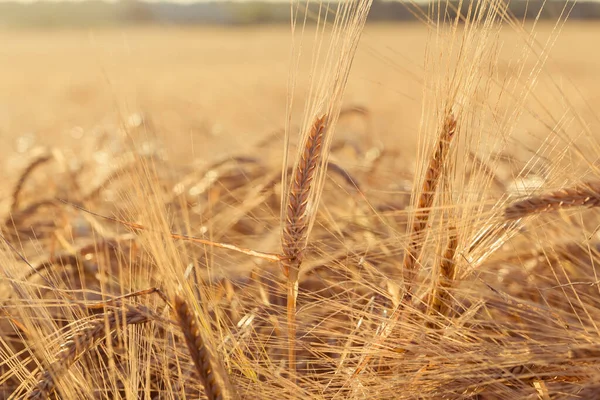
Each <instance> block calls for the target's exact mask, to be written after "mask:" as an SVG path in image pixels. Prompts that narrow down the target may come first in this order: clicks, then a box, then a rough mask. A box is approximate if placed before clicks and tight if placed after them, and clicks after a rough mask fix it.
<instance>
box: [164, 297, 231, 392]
mask: <svg viewBox="0 0 600 400" xmlns="http://www.w3.org/2000/svg"><path fill="white" fill-rule="evenodd" d="M174 306H175V313H176V314H177V320H178V322H179V327H180V328H181V331H182V332H183V335H184V337H185V342H186V344H187V348H188V350H189V352H190V356H191V357H192V361H193V362H194V365H195V366H196V371H197V372H198V376H199V377H200V380H201V381H202V384H203V385H204V392H205V393H206V397H208V399H209V400H229V399H237V398H238V396H237V394H236V391H235V388H234V387H233V386H232V385H231V383H230V382H229V377H228V375H227V373H226V372H225V368H224V367H223V366H222V365H221V363H220V362H219V361H218V360H217V358H216V353H215V351H214V350H213V349H211V347H210V342H208V341H207V340H205V335H204V334H203V332H202V330H201V329H200V326H199V325H198V321H197V318H196V315H195V314H194V313H193V312H192V311H191V310H190V308H189V306H188V304H187V302H186V301H185V300H184V299H183V298H182V297H180V296H177V295H176V296H175V301H174Z"/></svg>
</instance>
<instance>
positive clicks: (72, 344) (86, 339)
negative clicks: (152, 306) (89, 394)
mask: <svg viewBox="0 0 600 400" xmlns="http://www.w3.org/2000/svg"><path fill="white" fill-rule="evenodd" d="M158 318H159V317H158V316H157V315H156V314H155V313H153V312H152V311H150V310H149V309H147V308H145V307H142V306H135V307H133V306H128V307H127V308H126V309H125V310H123V311H115V312H111V313H107V314H104V315H101V317H100V318H99V319H97V320H94V321H93V322H91V323H90V324H89V325H88V326H87V327H85V328H83V329H81V330H79V331H77V332H75V333H74V334H73V335H71V336H70V337H69V338H67V340H66V341H65V342H64V343H63V344H62V345H61V346H60V347H61V349H60V350H59V352H58V353H57V354H56V361H54V362H53V363H52V364H50V366H49V367H48V368H47V369H46V370H44V371H42V372H41V373H40V375H39V378H38V383H37V385H36V386H35V388H34V389H33V390H32V391H31V392H29V394H28V395H27V397H26V398H27V399H28V400H39V399H47V398H48V396H49V395H50V394H51V393H52V392H53V391H54V389H55V388H56V383H57V382H58V379H59V378H60V377H61V376H62V375H63V374H64V373H65V372H66V371H67V370H68V369H69V367H70V366H71V365H73V364H74V363H75V362H76V361H77V360H78V359H79V358H80V357H81V356H82V355H83V354H84V353H85V352H87V351H88V350H90V349H91V348H92V347H93V346H94V344H96V343H97V342H98V341H99V340H101V339H102V338H104V337H105V336H106V335H107V334H108V333H110V332H113V331H114V330H116V329H117V327H118V325H119V324H120V323H124V324H126V325H136V324H143V323H146V322H148V321H150V320H151V319H158ZM107 326H108V329H107Z"/></svg>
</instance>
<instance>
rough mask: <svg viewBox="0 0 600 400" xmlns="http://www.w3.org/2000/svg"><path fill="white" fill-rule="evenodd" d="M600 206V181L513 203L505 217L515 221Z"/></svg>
mask: <svg viewBox="0 0 600 400" xmlns="http://www.w3.org/2000/svg"><path fill="white" fill-rule="evenodd" d="M599 205H600V181H596V182H585V183H580V184H578V185H575V186H572V187H568V188H563V189H560V190H556V191H553V192H549V193H546V194H542V195H539V196H532V197H529V198H527V199H524V200H520V201H517V202H515V203H512V204H511V205H509V206H508V207H507V208H506V210H505V211H504V216H505V217H506V219H509V220H513V219H519V218H523V217H526V216H528V215H531V214H537V213H543V212H548V211H556V210H560V209H564V208H571V207H598V206H599Z"/></svg>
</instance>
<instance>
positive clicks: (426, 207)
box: [353, 111, 457, 376]
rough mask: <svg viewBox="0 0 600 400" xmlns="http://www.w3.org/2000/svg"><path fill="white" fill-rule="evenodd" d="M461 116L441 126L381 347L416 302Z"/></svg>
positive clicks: (379, 340) (449, 115) (359, 369)
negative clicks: (422, 260) (426, 240)
mask: <svg viewBox="0 0 600 400" xmlns="http://www.w3.org/2000/svg"><path fill="white" fill-rule="evenodd" d="M456 126H457V119H456V117H455V116H454V114H453V113H452V112H451V111H447V112H446V116H445V118H444V122H443V124H442V127H441V132H440V134H439V137H438V140H437V143H436V147H435V150H434V152H433V154H432V156H431V158H430V159H429V163H428V164H427V170H426V171H425V178H424V180H423V184H422V187H421V191H420V192H419V197H418V201H417V210H416V213H415V216H414V220H413V223H412V225H410V230H409V234H408V247H407V249H406V250H405V252H404V257H403V259H402V274H403V277H404V294H403V296H402V300H401V302H400V304H399V305H398V306H397V307H396V308H395V309H394V311H393V313H392V315H391V316H390V318H389V320H388V321H386V322H385V323H384V325H383V327H382V329H381V330H380V331H379V333H378V334H377V336H376V338H375V341H374V345H375V346H377V347H379V346H381V345H382V344H383V342H385V340H386V339H387V337H388V336H389V335H390V334H391V333H392V330H393V328H394V326H395V324H396V323H397V322H398V321H399V320H400V316H401V315H402V314H403V311H404V310H405V309H406V308H407V307H408V306H409V305H410V303H411V301H412V285H413V283H414V280H415V278H416V275H417V267H418V266H419V264H420V257H421V252H422V250H423V244H424V240H423V238H422V235H423V233H424V232H425V231H426V229H427V224H428V222H429V215H430V214H431V208H432V207H433V202H434V200H435V194H436V192H437V188H438V184H439V182H440V179H441V176H442V172H443V169H444V165H445V163H446V159H447V158H448V153H449V152H450V144H451V142H452V139H453V138H454V137H455V136H456V130H457V128H456ZM370 360H371V356H370V355H369V354H367V355H366V356H365V357H364V358H363V359H362V360H361V362H360V363H359V364H358V366H357V367H356V369H355V370H354V373H353V376H356V375H358V374H359V373H361V372H362V370H363V369H364V368H365V367H366V366H367V365H368V363H369V362H370Z"/></svg>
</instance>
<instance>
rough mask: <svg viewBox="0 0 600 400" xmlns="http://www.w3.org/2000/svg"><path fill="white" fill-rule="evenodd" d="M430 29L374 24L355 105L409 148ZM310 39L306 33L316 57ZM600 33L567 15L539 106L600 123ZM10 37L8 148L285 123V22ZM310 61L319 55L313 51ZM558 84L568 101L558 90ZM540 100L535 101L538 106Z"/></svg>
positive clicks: (18, 32) (216, 138)
mask: <svg viewBox="0 0 600 400" xmlns="http://www.w3.org/2000/svg"><path fill="white" fill-rule="evenodd" d="M554 29H555V26H554V25H553V24H551V23H549V22H542V23H540V24H539V25H538V26H536V28H535V32H536V39H537V40H538V42H540V43H545V41H546V40H547V38H548V37H549V36H550V35H551V33H552V32H553V31H554ZM428 35H429V31H428V28H427V27H426V26H425V25H424V24H422V23H419V22H410V23H408V22H404V23H390V22H388V23H372V24H370V25H368V26H367V29H366V32H365V34H364V36H363V41H362V44H361V47H360V48H359V50H358V54H357V57H356V61H355V64H354V69H353V72H352V74H351V78H350V82H349V85H348V89H347V92H346V100H345V104H346V105H348V106H353V105H360V106H363V107H367V108H368V109H369V110H370V112H371V123H372V127H371V133H372V134H373V135H376V136H377V138H378V139H381V140H383V141H384V142H387V143H390V144H394V145H396V144H400V147H406V146H410V145H411V144H412V143H413V141H414V140H415V138H416V136H417V131H418V125H419V119H420V114H421V99H422V96H423V91H424V90H427V89H426V88H425V89H424V87H423V83H424V76H425V74H426V69H425V66H424V65H423V62H424V61H423V58H424V54H425V48H426V44H427V40H428ZM310 39H311V37H310V36H308V35H307V43H306V44H305V46H307V47H306V49H305V54H309V53H308V52H309V51H310ZM501 40H502V41H503V43H504V44H503V46H502V49H501V51H502V55H501V57H500V61H499V63H498V65H496V66H494V68H495V69H496V71H497V73H498V74H499V76H509V77H510V76H511V71H512V70H514V74H515V75H516V74H517V72H518V69H517V67H516V66H515V65H514V59H515V56H516V54H515V53H514V51H513V45H514V46H515V47H516V46H517V45H518V43H519V42H520V41H521V40H523V39H522V36H521V35H520V34H517V33H515V32H514V31H513V30H512V29H506V30H505V33H504V37H503V38H501ZM599 40H600V24H599V23H596V22H581V21H570V22H567V24H566V25H565V27H564V28H563V31H562V33H561V34H560V35H559V37H558V39H557V41H556V43H555V45H554V47H553V49H552V51H551V53H550V59H549V61H548V65H547V68H546V70H545V73H544V74H542V75H541V76H540V82H539V85H538V87H537V89H536V96H535V97H534V98H533V103H535V101H536V99H537V100H540V99H543V105H544V108H545V110H539V111H540V113H542V112H544V113H552V112H554V111H553V110H556V113H559V112H562V111H561V110H564V106H565V104H566V102H569V103H570V104H571V106H572V107H574V108H575V109H576V110H577V111H578V112H579V113H580V114H581V115H582V116H583V117H584V118H586V121H589V123H591V124H592V125H594V124H597V122H598V121H597V119H596V117H595V116H594V110H598V108H599V106H600V76H599V75H598V71H599V70H600V55H598V54H597V52H595V51H593V50H592V47H593V46H594V45H593V44H594V43H597V42H598V41H599ZM0 43H1V45H0V149H2V150H0V151H1V152H4V153H6V152H8V153H9V154H10V153H12V154H15V152H16V153H23V152H26V151H28V150H30V148H31V147H32V146H37V145H52V146H67V147H68V146H69V143H73V142H74V141H76V140H77V138H79V137H81V135H82V134H83V133H84V132H85V134H89V132H91V131H92V130H93V129H95V128H97V127H99V126H117V125H119V124H120V123H122V122H124V121H128V120H130V122H131V123H133V124H136V120H137V121H138V122H137V123H138V124H139V122H140V121H139V117H143V118H144V121H145V124H146V125H145V126H144V129H146V130H147V131H150V130H151V131H152V134H154V135H157V136H158V137H159V138H163V139H164V138H168V140H167V141H165V146H166V149H167V150H168V151H170V152H172V153H176V154H177V155H178V157H180V158H179V159H181V160H189V158H190V157H193V156H196V157H203V156H207V155H211V154H213V155H214V154H215V152H217V153H218V152H221V151H223V150H227V151H237V150H244V149H248V148H251V147H252V146H253V145H254V144H255V143H256V142H258V141H260V140H261V139H262V138H264V137H265V135H269V134H272V133H273V132H275V131H277V130H278V129H280V128H282V127H283V126H284V123H285V109H286V93H287V87H286V85H287V79H288V76H289V73H290V68H289V66H290V60H289V54H290V43H291V35H290V28H289V26H288V25H285V24H281V25H267V26H258V25H250V26H235V27H233V26H229V27H226V26H164V25H162V26H161V25H143V26H127V25H123V26H113V27H102V28H99V27H97V28H83V27H80V28H76V27H70V28H62V29H39V28H36V29H33V28H27V29H25V28H23V29H14V28H6V27H5V28H4V29H1V30H0ZM303 60H305V61H306V62H310V57H303ZM510 60H513V61H512V62H511V61H510ZM527 62H530V63H534V62H536V60H535V59H531V60H528V61H527ZM307 82H308V81H307V80H304V81H302V80H301V81H299V82H298V89H297V94H296V97H297V100H296V101H302V98H303V96H304V95H305V94H306V91H307ZM557 86H558V89H559V91H561V92H562V94H563V95H564V97H563V98H560V97H558V98H557V97H556V96H554V97H551V96H549V95H548V93H549V92H550V91H552V92H556V89H557ZM547 90H548V91H547ZM535 107H536V106H535V105H534V104H532V105H531V108H532V110H533V111H535V110H536V108H535ZM296 109H297V110H296V111H298V112H301V111H302V110H301V107H296ZM130 117H133V118H132V119H130ZM553 117H554V118H560V116H559V115H554V116H553ZM536 119H538V117H536V116H535V115H530V116H529V117H527V116H526V118H525V120H524V121H523V124H522V125H521V126H520V129H523V130H527V131H535V130H536V129H540V130H544V129H545V128H544V127H543V126H541V125H540V124H539V121H536ZM528 121H529V122H528ZM591 128H592V129H593V128H596V129H597V128H598V126H597V125H596V126H591ZM534 133H535V132H534ZM540 135H541V136H542V137H544V136H545V135H546V131H541V132H540ZM232 137H237V138H241V137H243V138H244V140H235V141H231V140H230V139H231V138H232ZM411 147H412V146H411ZM409 153H410V152H409ZM4 166H6V165H4Z"/></svg>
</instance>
